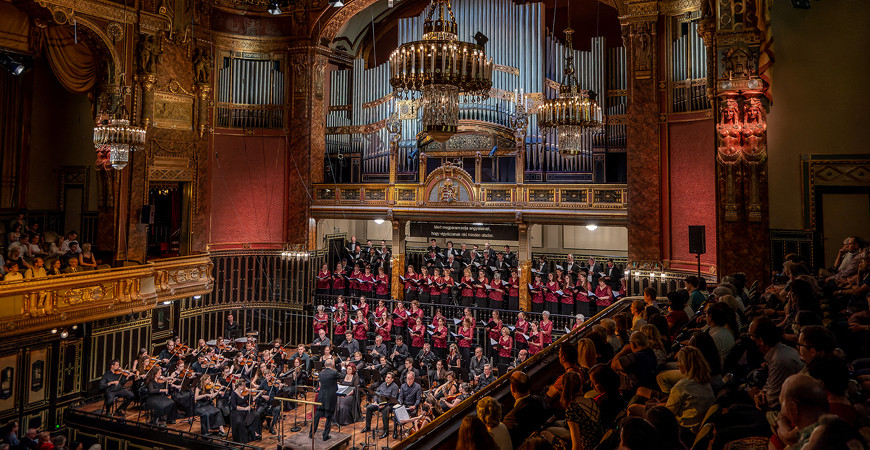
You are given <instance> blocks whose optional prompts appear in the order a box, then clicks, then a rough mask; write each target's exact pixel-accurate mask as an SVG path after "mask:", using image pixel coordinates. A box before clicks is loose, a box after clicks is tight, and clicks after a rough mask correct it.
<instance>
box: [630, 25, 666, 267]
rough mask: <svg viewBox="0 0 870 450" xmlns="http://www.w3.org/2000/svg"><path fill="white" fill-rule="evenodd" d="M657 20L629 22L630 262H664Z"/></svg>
mask: <svg viewBox="0 0 870 450" xmlns="http://www.w3.org/2000/svg"><path fill="white" fill-rule="evenodd" d="M656 27H657V21H656V20H645V21H637V22H628V23H624V24H623V26H622V33H623V41H624V42H625V47H626V50H627V55H626V57H627V61H628V63H629V64H628V72H629V73H628V114H627V116H628V117H627V121H626V123H627V133H628V149H627V153H628V155H627V164H626V165H627V172H628V221H629V224H628V258H629V259H630V260H631V261H660V260H661V258H662V248H661V245H662V244H661V243H662V223H661V204H662V202H661V188H662V186H661V154H660V148H659V145H660V144H659V138H658V128H659V105H658V100H657V95H658V86H657V83H656V78H657V71H656V60H657V58H656V53H657V52H656V34H657V33H656Z"/></svg>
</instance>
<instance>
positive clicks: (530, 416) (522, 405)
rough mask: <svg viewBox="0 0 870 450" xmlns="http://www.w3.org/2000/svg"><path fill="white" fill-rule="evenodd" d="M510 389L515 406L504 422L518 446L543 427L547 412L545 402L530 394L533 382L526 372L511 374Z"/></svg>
mask: <svg viewBox="0 0 870 450" xmlns="http://www.w3.org/2000/svg"><path fill="white" fill-rule="evenodd" d="M510 390H511V396H512V397H513V398H514V407H513V408H512V409H511V410H510V411H509V412H508V413H507V414H506V415H505V416H504V419H503V420H502V422H504V425H505V426H506V427H507V429H508V431H509V432H510V435H511V442H513V443H514V445H515V446H516V445H517V444H519V443H521V442H523V441H525V440H526V438H527V437H529V435H531V434H532V433H533V432H534V431H536V430H538V428H540V427H541V425H542V424H543V423H544V421H545V420H547V417H546V416H547V414H546V409H545V407H544V402H543V401H541V399H539V398H538V397H536V396H533V395H531V394H530V391H531V382H530V380H529V376H528V375H526V374H525V373H524V372H522V371H516V372H514V373H512V374H511V376H510Z"/></svg>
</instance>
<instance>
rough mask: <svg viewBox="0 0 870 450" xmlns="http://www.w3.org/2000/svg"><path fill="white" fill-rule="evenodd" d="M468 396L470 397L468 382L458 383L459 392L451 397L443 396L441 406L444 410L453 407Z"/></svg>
mask: <svg viewBox="0 0 870 450" xmlns="http://www.w3.org/2000/svg"><path fill="white" fill-rule="evenodd" d="M468 397H471V387H469V385H468V383H459V394H456V395H454V396H453V397H444V399H443V400H442V401H441V407H442V408H444V409H445V410H447V409H450V408H453V407H454V406H456V405H458V404H460V403H462V402H463V401H464V400H465V399H466V398H468Z"/></svg>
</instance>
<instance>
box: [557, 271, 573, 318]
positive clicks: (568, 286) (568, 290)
mask: <svg viewBox="0 0 870 450" xmlns="http://www.w3.org/2000/svg"><path fill="white" fill-rule="evenodd" d="M562 294H564V295H562V298H561V301H562V304H561V305H559V306H560V310H561V314H562V315H563V316H570V315H573V314H574V282H573V280H572V279H571V274H570V273H566V274H565V277H564V279H563V283H562Z"/></svg>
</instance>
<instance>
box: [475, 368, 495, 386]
mask: <svg viewBox="0 0 870 450" xmlns="http://www.w3.org/2000/svg"><path fill="white" fill-rule="evenodd" d="M495 378H496V377H495V374H494V373H492V364H484V366H483V373H482V374H481V375H480V378H478V379H477V388H476V390H478V391H479V390H481V389H483V388H484V387H486V386H488V385H489V384H490V383H492V382H493V381H495Z"/></svg>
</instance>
